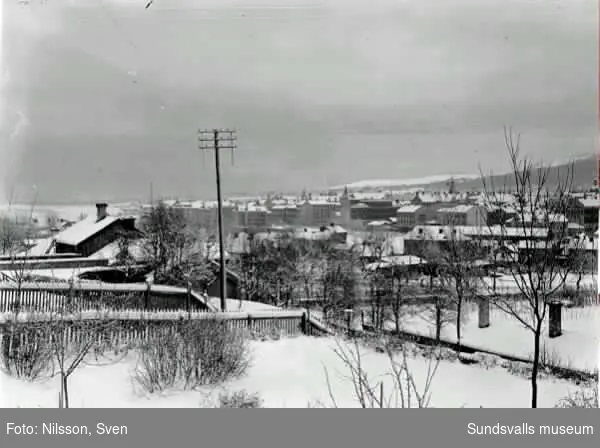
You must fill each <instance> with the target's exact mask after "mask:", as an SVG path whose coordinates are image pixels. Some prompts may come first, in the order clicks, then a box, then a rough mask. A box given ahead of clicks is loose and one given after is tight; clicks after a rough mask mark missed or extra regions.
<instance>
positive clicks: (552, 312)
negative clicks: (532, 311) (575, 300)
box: [548, 300, 562, 338]
mask: <svg viewBox="0 0 600 448" xmlns="http://www.w3.org/2000/svg"><path fill="white" fill-rule="evenodd" d="M548 307H549V310H548V311H549V312H548V319H549V320H550V322H549V325H548V336H549V337H551V338H557V337H559V336H561V335H562V303H561V302H560V301H558V300H556V301H551V302H550V303H549V304H548Z"/></svg>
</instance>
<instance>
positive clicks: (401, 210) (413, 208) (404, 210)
mask: <svg viewBox="0 0 600 448" xmlns="http://www.w3.org/2000/svg"><path fill="white" fill-rule="evenodd" d="M422 208H423V206H422V205H405V206H403V207H400V208H399V209H398V210H396V213H415V212H417V211H419V210H420V209H422Z"/></svg>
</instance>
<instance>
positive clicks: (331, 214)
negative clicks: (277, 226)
mask: <svg viewBox="0 0 600 448" xmlns="http://www.w3.org/2000/svg"><path fill="white" fill-rule="evenodd" d="M341 207H342V204H341V203H340V202H339V201H337V200H312V199H307V200H305V201H303V202H301V203H300V204H299V206H298V208H299V212H298V218H297V221H296V224H297V225H299V226H309V227H321V226H327V225H329V224H331V223H332V222H336V221H339V220H340V219H341Z"/></svg>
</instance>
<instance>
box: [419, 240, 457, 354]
mask: <svg viewBox="0 0 600 448" xmlns="http://www.w3.org/2000/svg"><path fill="white" fill-rule="evenodd" d="M445 252H447V249H443V248H442V247H441V243H440V242H439V241H437V242H436V241H433V240H431V239H429V238H428V237H425V238H424V239H423V241H422V242H421V245H420V249H419V255H420V256H421V257H423V259H424V261H425V263H424V265H423V271H424V272H425V273H426V274H427V276H428V277H429V282H428V285H427V286H426V288H425V293H426V294H427V295H429V296H431V298H432V301H431V303H430V304H428V305H427V306H426V309H425V312H424V313H423V314H422V317H423V318H424V319H425V321H427V322H429V323H432V324H433V325H434V328H435V341H436V343H437V344H440V342H441V338H442V330H443V329H444V328H445V327H447V326H448V325H450V324H452V323H456V322H457V320H458V319H459V318H458V317H457V310H456V306H455V301H453V300H452V298H451V297H449V294H448V291H447V290H446V289H445V288H444V287H443V286H444V282H443V280H442V275H441V272H442V270H443V269H444V267H443V266H442V264H443V263H444V253H445ZM445 272H446V275H448V273H449V272H450V271H448V270H446V271H445ZM434 279H437V284H436V283H435V282H434Z"/></svg>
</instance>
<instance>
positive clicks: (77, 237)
mask: <svg viewBox="0 0 600 448" xmlns="http://www.w3.org/2000/svg"><path fill="white" fill-rule="evenodd" d="M118 220H119V218H118V217H116V216H106V217H105V218H103V219H101V220H100V221H97V220H96V217H95V216H90V217H88V218H85V219H83V220H81V221H79V222H77V223H75V224H73V225H72V226H71V227H69V228H67V229H66V230H63V231H62V232H60V233H59V234H58V235H56V242H57V243H62V244H68V245H70V246H76V245H78V244H80V243H82V242H84V241H85V240H87V239H88V238H90V237H92V236H94V235H95V234H97V233H98V232H100V231H102V230H104V229H105V228H107V227H108V226H109V225H111V224H112V223H114V222H116V221H118Z"/></svg>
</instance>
